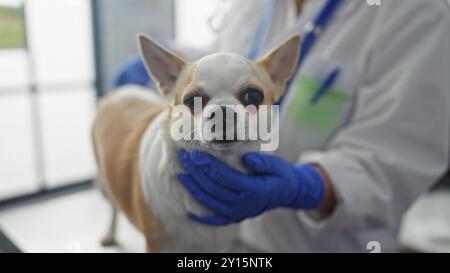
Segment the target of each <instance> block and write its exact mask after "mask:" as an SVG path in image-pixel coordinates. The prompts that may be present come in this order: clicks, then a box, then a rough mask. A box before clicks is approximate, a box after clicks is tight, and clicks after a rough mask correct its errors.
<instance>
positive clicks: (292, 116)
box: [285, 59, 357, 136]
mask: <svg viewBox="0 0 450 273" xmlns="http://www.w3.org/2000/svg"><path fill="white" fill-rule="evenodd" d="M336 71H338V73H337V75H336V77H335V78H334V80H331V82H330V76H331V77H332V74H333V73H335V72H336ZM356 79H357V78H356V76H355V73H354V71H353V70H352V69H351V67H350V66H349V65H345V64H342V63H337V62H332V61H323V60H317V59H316V60H315V62H314V63H305V65H304V68H303V69H302V70H301V71H300V74H299V75H298V76H297V78H296V79H295V80H294V82H293V83H292V87H291V88H292V89H291V92H292V94H290V99H289V100H288V101H289V102H288V105H287V111H286V113H285V114H286V118H287V119H288V120H289V122H290V123H292V124H295V125H296V126H299V127H301V128H302V129H306V130H308V131H311V132H312V133H314V134H316V135H320V136H328V135H330V134H332V133H333V131H334V130H336V128H338V127H340V126H343V125H344V124H345V123H346V122H347V121H348V119H349V117H350V114H351V112H352V106H353V102H354V100H355V93H356V92H355V91H356V89H357V80H356ZM327 81H328V82H329V84H328V87H327V88H326V89H322V90H321V87H323V86H324V85H326V84H325V82H327Z"/></svg>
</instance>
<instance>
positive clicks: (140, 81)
mask: <svg viewBox="0 0 450 273" xmlns="http://www.w3.org/2000/svg"><path fill="white" fill-rule="evenodd" d="M151 83H152V79H151V78H150V76H149V74H148V72H147V69H146V68H145V65H144V63H143V61H142V58H141V56H139V55H137V56H133V57H132V58H130V59H128V60H127V61H126V62H125V63H124V64H123V65H122V67H121V68H120V69H119V71H118V73H117V74H116V76H115V77H114V87H116V88H117V87H121V86H123V85H127V84H137V85H142V86H150V85H151Z"/></svg>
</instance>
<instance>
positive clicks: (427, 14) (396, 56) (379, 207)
mask: <svg viewBox="0 0 450 273" xmlns="http://www.w3.org/2000/svg"><path fill="white" fill-rule="evenodd" d="M399 2H401V1H399ZM423 2H425V4H427V3H426V2H431V1H423ZM436 2H438V1H436ZM413 6H415V7H413V10H411V9H408V8H406V7H404V8H400V7H399V8H398V9H394V10H393V11H392V12H391V13H389V12H386V13H385V14H383V15H380V16H379V17H380V18H379V21H378V22H376V23H377V24H379V26H375V27H374V28H378V29H381V30H374V32H373V33H374V34H373V35H371V38H370V40H369V41H368V42H369V43H371V44H372V46H371V47H370V48H369V49H368V50H367V60H365V62H366V64H367V65H366V66H365V68H364V70H365V71H364V73H363V78H362V84H361V86H360V87H359V89H358V91H357V93H356V95H355V96H356V97H355V105H354V112H353V114H352V117H351V121H350V123H349V124H348V125H347V126H345V127H344V128H342V129H340V130H339V131H338V132H337V134H336V135H335V136H334V137H333V138H332V140H331V141H330V143H329V145H328V148H327V149H326V150H325V151H320V152H309V153H307V154H309V155H307V156H304V157H303V158H302V159H301V161H306V162H314V163H318V164H320V165H321V166H322V167H323V168H324V169H325V171H326V172H327V173H328V175H329V176H330V178H331V181H332V184H333V187H334V191H335V194H336V197H337V199H338V204H337V207H336V209H335V210H334V213H333V214H332V215H331V216H330V217H327V218H326V219H322V220H317V219H316V220H314V218H312V217H310V216H308V215H307V214H305V213H299V214H300V218H301V219H302V220H303V221H304V222H305V223H307V224H308V226H310V227H312V228H314V229H313V230H316V231H317V230H326V229H327V228H333V229H352V230H355V229H377V228H385V227H396V225H398V224H399V221H400V219H401V217H402V215H403V214H404V212H405V211H406V210H407V209H408V207H409V206H410V205H411V204H412V202H413V201H414V200H415V199H416V198H417V197H418V196H419V195H420V194H421V193H424V192H425V191H426V190H427V189H428V188H429V187H430V186H431V185H432V184H433V183H435V182H436V181H437V180H438V179H439V178H440V177H441V176H442V175H443V174H444V172H445V171H446V169H447V168H448V166H449V163H448V162H449V132H450V82H449V77H450V67H449V66H450V56H449V55H450V42H449V36H450V35H449V31H450V27H449V26H450V23H449V19H448V18H449V14H448V8H447V7H445V5H444V4H443V1H442V5H424V6H420V5H413ZM398 11H402V12H400V13H398ZM395 12H397V13H396V14H394V13H395Z"/></svg>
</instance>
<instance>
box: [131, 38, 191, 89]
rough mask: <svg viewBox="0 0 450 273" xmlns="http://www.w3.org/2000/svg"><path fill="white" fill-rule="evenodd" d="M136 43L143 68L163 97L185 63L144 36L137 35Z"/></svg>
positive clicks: (172, 86) (175, 80)
mask: <svg viewBox="0 0 450 273" xmlns="http://www.w3.org/2000/svg"><path fill="white" fill-rule="evenodd" d="M138 42H139V48H140V51H141V55H142V57H143V59H144V63H145V66H146V67H147V70H148V72H149V73H150V75H151V76H152V78H153V80H154V81H155V83H156V84H157V87H158V89H159V91H160V92H161V93H162V94H164V95H166V94H168V93H170V91H172V90H173V89H174V87H175V84H176V82H177V79H178V77H179V76H180V73H181V71H182V70H183V67H184V66H185V65H186V62H185V61H184V60H183V59H182V58H181V57H179V56H177V55H176V54H174V53H172V52H170V51H168V50H166V49H164V48H163V47H162V46H161V45H160V44H158V43H157V42H155V41H153V40H152V39H150V38H149V37H147V36H145V35H144V34H139V35H138Z"/></svg>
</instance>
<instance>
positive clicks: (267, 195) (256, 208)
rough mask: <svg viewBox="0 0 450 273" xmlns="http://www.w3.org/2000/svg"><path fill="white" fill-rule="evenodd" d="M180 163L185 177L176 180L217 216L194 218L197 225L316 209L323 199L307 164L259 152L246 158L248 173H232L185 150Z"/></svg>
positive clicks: (319, 180)
mask: <svg viewBox="0 0 450 273" xmlns="http://www.w3.org/2000/svg"><path fill="white" fill-rule="evenodd" d="M179 161H180V163H181V165H182V166H183V167H184V168H185V169H186V170H187V172H188V173H187V174H180V175H178V179H179V180H180V182H181V183H182V184H183V185H184V187H185V188H186V189H187V190H188V191H189V192H190V193H191V194H192V196H193V197H194V198H195V199H196V200H197V201H198V202H200V203H201V204H203V205H204V206H205V207H207V208H209V209H211V210H212V211H213V212H215V215H207V216H204V215H203V216H200V215H193V214H190V217H191V218H192V219H194V220H196V221H198V222H201V223H204V224H209V225H228V224H231V223H236V222H240V221H243V220H245V219H247V218H251V217H255V216H258V215H260V214H262V213H263V212H266V211H268V210H271V209H274V208H281V207H284V208H292V209H303V210H311V209H318V208H319V207H320V206H321V204H322V202H323V199H324V191H325V189H324V182H323V179H322V176H321V175H320V173H319V172H318V171H317V170H316V168H315V167H314V166H312V165H310V164H304V165H300V166H295V165H292V164H290V163H288V162H287V161H285V160H283V159H281V158H279V157H276V156H273V155H265V154H259V153H248V154H246V155H244V157H243V161H244V164H245V166H246V167H247V168H248V169H249V170H250V171H251V172H252V174H244V173H241V172H239V171H237V170H233V169H231V168H230V167H228V166H227V165H225V164H223V163H222V162H220V161H218V160H217V159H216V158H214V157H213V156H211V155H209V154H206V153H203V152H199V151H194V152H192V153H188V152H186V151H184V150H182V151H180V153H179Z"/></svg>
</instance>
